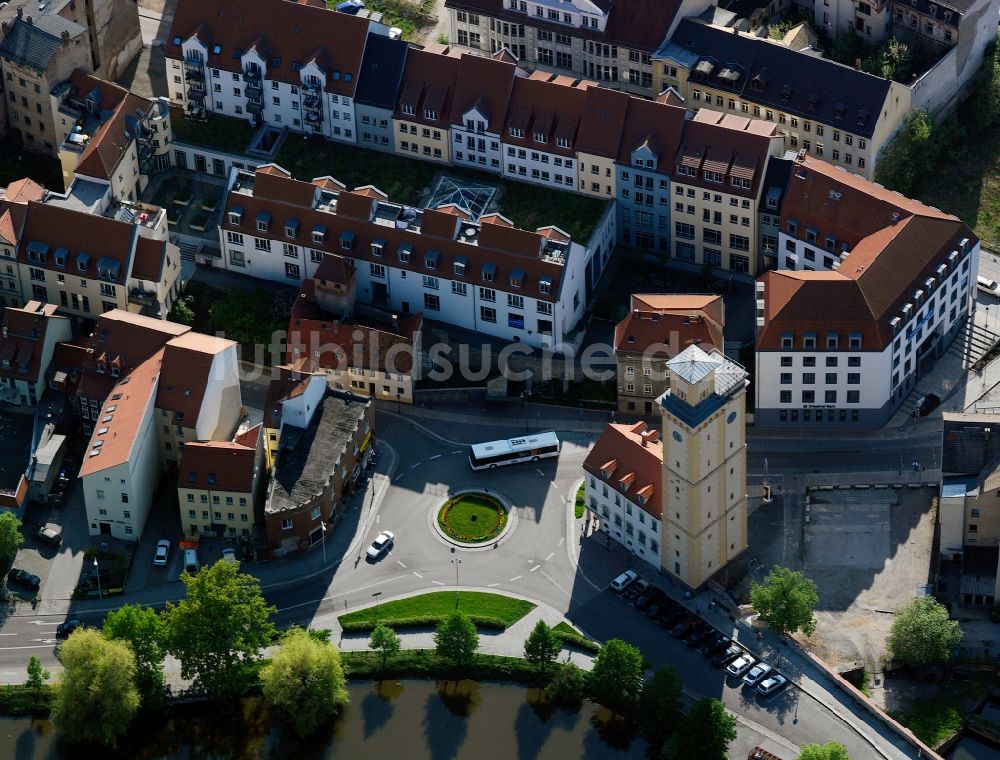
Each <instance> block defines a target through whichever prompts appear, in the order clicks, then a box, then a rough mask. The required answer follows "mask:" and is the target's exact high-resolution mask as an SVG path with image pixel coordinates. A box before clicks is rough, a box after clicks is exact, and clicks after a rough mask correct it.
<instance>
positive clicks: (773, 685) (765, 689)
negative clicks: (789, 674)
mask: <svg viewBox="0 0 1000 760" xmlns="http://www.w3.org/2000/svg"><path fill="white" fill-rule="evenodd" d="M786 686H788V679H787V678H785V677H784V676H783V675H780V674H779V673H775V674H774V675H771V676H768V677H767V678H765V679H764V680H763V681H761V682H760V683H759V684H757V693H758V694H760V695H761V696H762V697H770V696H773V695H774V694H777V693H778V692H779V691H781V690H782V689H784V688H785V687H786Z"/></svg>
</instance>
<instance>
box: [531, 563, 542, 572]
mask: <svg viewBox="0 0 1000 760" xmlns="http://www.w3.org/2000/svg"><path fill="white" fill-rule="evenodd" d="M540 567H541V565H535V566H534V567H533V568H531V569H530V570H529V571H528V572H529V573H533V572H535V571H536V570H537V569H538V568H540Z"/></svg>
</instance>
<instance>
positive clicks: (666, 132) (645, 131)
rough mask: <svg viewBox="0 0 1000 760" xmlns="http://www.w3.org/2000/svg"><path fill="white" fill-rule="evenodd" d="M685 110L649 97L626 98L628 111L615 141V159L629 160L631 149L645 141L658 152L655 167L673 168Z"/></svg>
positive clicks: (664, 171) (665, 170)
mask: <svg viewBox="0 0 1000 760" xmlns="http://www.w3.org/2000/svg"><path fill="white" fill-rule="evenodd" d="M686 114H687V111H685V110H684V109H683V108H678V107H676V106H671V105H667V104H666V103H656V102H654V101H652V100H643V99H641V98H629V103H628V115H627V117H626V119H625V125H624V128H623V130H622V137H621V141H620V142H619V145H618V163H619V164H622V165H625V166H628V165H630V164H631V163H632V151H634V150H635V149H636V148H638V147H639V146H641V145H643V144H647V145H649V146H650V148H652V149H653V151H654V153H656V154H657V156H658V161H657V166H656V170H657V171H658V172H660V173H662V174H670V173H671V172H672V171H673V168H674V167H673V163H674V156H675V155H676V154H677V148H678V146H679V145H680V142H681V132H682V130H683V129H684V120H685V118H686Z"/></svg>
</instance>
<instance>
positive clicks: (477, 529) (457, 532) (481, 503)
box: [437, 492, 507, 544]
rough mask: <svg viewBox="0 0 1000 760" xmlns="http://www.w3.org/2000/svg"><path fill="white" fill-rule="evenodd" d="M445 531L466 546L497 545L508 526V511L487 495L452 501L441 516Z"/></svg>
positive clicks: (468, 495) (475, 494)
mask: <svg viewBox="0 0 1000 760" xmlns="http://www.w3.org/2000/svg"><path fill="white" fill-rule="evenodd" d="M437 524H438V527H439V528H440V529H441V531H442V532H443V533H444V534H445V535H446V536H448V537H449V538H451V539H453V540H454V541H459V542H461V543H463V544H481V543H485V542H487V541H493V540H494V539H496V538H497V537H498V536H499V535H500V534H501V533H503V530H504V528H505V527H506V526H507V510H506V509H505V508H504V506H503V504H501V503H500V501H499V500H498V499H496V498H494V497H492V496H489V495H487V494H485V493H478V492H469V493H463V494H459V495H458V496H453V497H452V498H450V499H448V501H446V502H445V503H444V504H442V505H441V508H440V509H438V513H437Z"/></svg>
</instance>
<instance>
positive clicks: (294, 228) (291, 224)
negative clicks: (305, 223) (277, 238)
mask: <svg viewBox="0 0 1000 760" xmlns="http://www.w3.org/2000/svg"><path fill="white" fill-rule="evenodd" d="M298 234H299V220H298V219H289V220H288V221H287V222H285V237H290V238H293V237H295V236H296V235H298Z"/></svg>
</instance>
